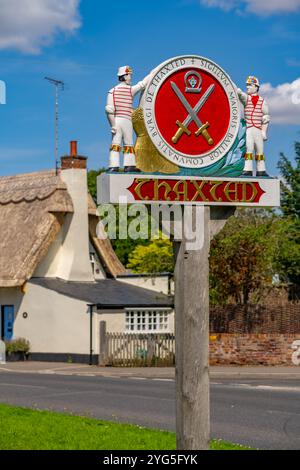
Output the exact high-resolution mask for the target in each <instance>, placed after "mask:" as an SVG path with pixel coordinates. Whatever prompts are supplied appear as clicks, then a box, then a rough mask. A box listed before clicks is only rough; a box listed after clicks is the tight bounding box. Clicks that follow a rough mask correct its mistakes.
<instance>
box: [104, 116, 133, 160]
mask: <svg viewBox="0 0 300 470" xmlns="http://www.w3.org/2000/svg"><path fill="white" fill-rule="evenodd" d="M115 123H116V124H115V127H116V131H117V132H116V133H115V134H113V137H112V145H117V146H120V147H121V146H122V143H123V145H124V146H125V147H126V146H127V147H133V126H132V121H131V119H127V118H122V117H116V118H115ZM135 164H136V161H135V155H134V153H125V154H124V166H135ZM119 166H120V152H117V151H115V150H111V151H110V155H109V167H110V168H116V167H119Z"/></svg>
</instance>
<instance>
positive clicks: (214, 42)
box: [0, 0, 300, 175]
mask: <svg viewBox="0 0 300 470" xmlns="http://www.w3.org/2000/svg"><path fill="white" fill-rule="evenodd" d="M27 2H29V3H28V5H29V4H30V8H27V9H25V10H24V12H23V11H22V8H23V7H24V6H25V7H26V4H27ZM61 3H64V6H61V5H60V4H61ZM264 3H265V4H266V3H267V5H268V8H267V7H266V5H265V6H263V4H264ZM28 5H27V7H28ZM35 7H36V8H37V7H39V9H38V10H35ZM43 8H44V9H45V11H44V13H43ZM16 11H18V15H16V14H15V12H16ZM36 11H38V12H39V14H40V15H41V17H40V18H39V17H37V15H36ZM58 13H59V14H58ZM299 20H300V1H298V0H285V2H279V0H268V2H263V3H262V2H258V0H241V1H238V0H227V1H226V2H225V0H173V1H170V0H160V1H157V0H152V1H151V2H141V1H130V0H128V1H126V2H122V1H114V2H112V1H111V2H106V1H99V0H81V1H79V0H65V1H64V2H60V1H59V0H0V59H1V60H0V79H1V80H4V81H5V82H6V84H7V104H6V105H5V106H0V122H1V134H0V135H1V140H0V161H1V172H0V174H1V175H9V174H16V173H23V172H31V171H38V170H41V169H48V168H52V167H53V166H54V90H53V89H52V87H51V86H50V85H49V84H48V83H47V82H46V81H45V80H44V77H45V76H50V77H55V78H58V79H60V80H64V81H65V83H66V90H65V91H64V92H63V93H62V94H61V97H60V144H59V151H60V155H63V154H66V153H68V149H69V144H68V142H69V141H70V140H78V141H79V153H80V154H83V155H87V156H88V157H89V160H88V165H89V168H98V167H100V166H106V165H107V160H108V149H109V145H110V132H109V126H108V123H107V120H106V117H105V114H104V106H105V100H106V92H107V91H108V90H109V89H110V88H111V87H112V86H113V85H114V84H115V82H116V71H117V68H118V67H119V66H120V65H125V64H129V65H131V66H132V67H133V68H134V72H135V73H134V81H138V80H139V79H141V78H143V77H144V76H145V75H146V74H147V73H148V72H149V71H150V70H151V69H152V68H154V67H155V66H156V65H158V64H159V63H161V62H163V61H164V60H166V59H168V58H170V57H173V56H177V55H182V54H191V53H193V54H197V55H202V56H205V57H209V58H210V59H212V60H214V61H215V62H217V63H218V64H219V65H220V66H221V67H223V68H224V69H225V70H226V71H227V72H228V73H229V74H230V76H231V78H232V79H233V80H234V82H235V83H237V85H239V86H241V87H243V86H244V81H245V78H246V77H247V75H249V74H253V75H256V76H258V77H259V78H260V80H261V82H262V83H264V86H263V88H262V92H263V91H264V92H265V94H264V93H262V94H264V96H267V97H268V98H269V101H270V104H271V112H272V123H271V127H270V134H269V141H268V143H267V147H266V155H267V167H268V169H269V172H270V173H271V174H273V175H276V174H278V171H277V169H276V165H277V161H278V156H279V152H281V151H283V152H285V153H286V155H287V156H289V157H293V155H294V151H293V145H294V141H295V140H297V139H298V140H300V133H299V132H300V31H299Z"/></svg>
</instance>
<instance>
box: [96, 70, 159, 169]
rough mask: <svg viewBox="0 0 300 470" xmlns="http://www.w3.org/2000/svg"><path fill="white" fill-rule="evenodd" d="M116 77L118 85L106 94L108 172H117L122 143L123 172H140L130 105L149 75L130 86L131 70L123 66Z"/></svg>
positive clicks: (143, 86) (142, 88)
mask: <svg viewBox="0 0 300 470" xmlns="http://www.w3.org/2000/svg"><path fill="white" fill-rule="evenodd" d="M118 77H119V82H120V83H119V85H117V86H115V87H114V88H112V89H111V90H110V91H109V92H108V96H107V103H106V108H105V111H106V113H107V117H108V120H109V123H110V125H111V132H112V145H111V148H110V155H109V171H111V172H117V171H119V167H120V152H121V146H122V143H123V153H124V171H125V172H130V171H140V170H138V169H137V168H136V161H135V154H134V147H133V126H132V117H131V115H132V104H133V98H134V96H135V95H136V94H137V93H139V92H140V91H141V90H144V89H145V88H146V86H147V84H148V81H149V79H150V75H148V76H147V77H146V78H144V80H142V81H141V82H138V83H137V84H136V85H133V86H132V85H131V79H132V68H131V67H129V66H128V65H125V66H123V67H120V68H119V70H118Z"/></svg>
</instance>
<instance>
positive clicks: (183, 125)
mask: <svg viewBox="0 0 300 470" xmlns="http://www.w3.org/2000/svg"><path fill="white" fill-rule="evenodd" d="M171 87H172V89H173V91H174V93H175V94H176V96H177V97H178V98H179V100H180V102H181V104H182V105H183V106H184V108H185V110H186V111H187V112H188V113H189V114H188V116H187V117H186V119H185V120H184V121H183V122H180V121H179V120H177V121H176V124H177V126H178V127H179V129H178V130H177V132H176V134H175V135H174V136H173V137H172V142H173V143H174V144H177V142H178V141H179V139H180V137H181V136H182V135H183V134H187V135H191V131H190V130H189V129H188V126H189V124H190V123H191V122H192V121H194V122H195V123H196V124H197V126H198V130H197V131H196V132H195V134H196V136H197V137H198V136H199V135H202V136H203V137H204V138H205V140H206V141H207V142H208V144H209V145H213V143H214V141H213V139H212V138H211V136H210V135H209V133H208V131H207V128H208V127H209V122H206V123H205V124H203V122H202V121H201V120H200V118H199V117H198V112H199V111H200V109H201V108H202V107H203V106H204V104H205V103H206V101H207V100H208V98H209V96H210V95H211V93H212V92H213V91H214V88H215V85H210V86H209V87H208V89H207V90H206V92H205V93H204V95H203V96H202V98H200V100H199V101H198V103H197V104H196V106H195V107H194V108H192V106H191V105H190V103H189V102H188V101H187V99H186V98H185V96H184V95H183V94H182V92H181V91H180V90H179V88H178V86H177V85H176V84H175V83H174V82H171Z"/></svg>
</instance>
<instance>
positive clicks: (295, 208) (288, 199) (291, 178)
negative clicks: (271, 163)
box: [278, 142, 300, 220]
mask: <svg viewBox="0 0 300 470" xmlns="http://www.w3.org/2000/svg"><path fill="white" fill-rule="evenodd" d="M295 153H296V155H295V161H296V165H295V166H294V165H293V164H292V163H291V162H290V160H288V158H287V157H286V156H285V155H284V154H283V153H281V154H280V159H279V163H278V168H279V170H280V173H281V176H282V179H283V181H282V182H281V207H282V211H283V213H284V215H285V216H290V217H293V218H297V219H298V220H300V142H296V143H295Z"/></svg>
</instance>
